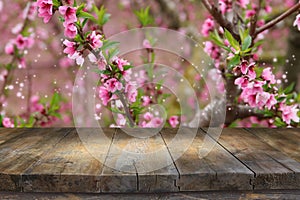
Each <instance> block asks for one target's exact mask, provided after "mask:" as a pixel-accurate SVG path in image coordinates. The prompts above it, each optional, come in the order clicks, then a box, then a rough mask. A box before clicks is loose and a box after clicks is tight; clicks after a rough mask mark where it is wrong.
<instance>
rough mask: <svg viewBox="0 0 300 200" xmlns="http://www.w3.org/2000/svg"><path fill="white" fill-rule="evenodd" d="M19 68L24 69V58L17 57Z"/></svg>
mask: <svg viewBox="0 0 300 200" xmlns="http://www.w3.org/2000/svg"><path fill="white" fill-rule="evenodd" d="M18 67H19V69H25V68H26V62H25V58H24V57H22V58H19V66H18Z"/></svg>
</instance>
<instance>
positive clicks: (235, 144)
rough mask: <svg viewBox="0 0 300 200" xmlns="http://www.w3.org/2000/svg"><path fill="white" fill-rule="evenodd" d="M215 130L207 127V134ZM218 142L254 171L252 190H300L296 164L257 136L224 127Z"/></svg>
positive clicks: (297, 164) (299, 177)
mask: <svg viewBox="0 0 300 200" xmlns="http://www.w3.org/2000/svg"><path fill="white" fill-rule="evenodd" d="M216 131H217V129H214V128H210V131H209V134H210V135H212V137H214V133H215V132H216ZM218 142H219V143H220V144H221V145H222V146H223V147H225V148H226V149H227V150H228V151H230V152H231V153H232V154H233V155H234V156H235V157H237V158H238V159H239V160H240V161H241V162H243V163H244V164H246V165H247V166H248V167H249V168H250V169H251V170H252V171H254V172H255V179H253V183H252V184H253V185H254V189H300V176H299V175H300V174H299V169H300V168H299V163H297V162H295V161H293V160H292V159H291V158H289V157H287V156H286V155H285V154H283V153H282V152H280V151H278V150H276V149H274V148H272V147H271V146H270V145H268V144H266V143H265V142H263V141H262V140H261V139H260V138H258V137H257V136H255V135H253V134H251V133H249V132H248V131H246V130H244V129H236V128H225V129H223V131H222V134H221V136H220V138H219V140H218ZM291 166H292V169H291V168H290V167H291ZM297 168H298V170H297Z"/></svg>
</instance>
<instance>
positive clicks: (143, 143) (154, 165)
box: [102, 129, 178, 192]
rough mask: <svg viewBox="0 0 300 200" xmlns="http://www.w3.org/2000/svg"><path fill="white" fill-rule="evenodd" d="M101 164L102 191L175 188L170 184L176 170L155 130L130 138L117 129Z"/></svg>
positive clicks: (166, 189)
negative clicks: (151, 135) (140, 136)
mask: <svg viewBox="0 0 300 200" xmlns="http://www.w3.org/2000/svg"><path fill="white" fill-rule="evenodd" d="M131 131H135V132H138V131H140V130H139V129H134V130H131ZM137 134H138V133H137ZM141 134H142V133H141ZM105 165H106V167H105V168H104V170H103V173H102V175H103V176H104V177H106V180H105V182H103V185H104V188H103V191H104V192H111V191H110V190H107V189H108V188H109V189H113V188H115V189H113V191H115V190H117V191H121V192H122V191H123V192H126V191H130V192H158V191H178V188H177V187H176V186H175V184H174V183H175V181H176V179H177V178H178V173H177V171H176V168H175V166H174V164H173V161H172V159H171V157H170V154H169V152H168V150H167V148H166V146H165V144H164V141H163V139H162V138H161V136H160V134H159V132H158V134H156V135H155V136H153V137H150V138H134V137H132V136H130V135H128V134H126V133H125V132H123V131H121V130H118V131H117V133H116V134H115V137H114V139H113V141H112V145H111V148H110V151H109V154H108V156H107V160H106V162H105ZM156 169H157V170H156ZM153 170H155V171H153Z"/></svg>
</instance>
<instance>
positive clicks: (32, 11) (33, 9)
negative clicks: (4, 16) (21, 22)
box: [23, 2, 37, 21]
mask: <svg viewBox="0 0 300 200" xmlns="http://www.w3.org/2000/svg"><path fill="white" fill-rule="evenodd" d="M36 8H37V2H32V3H31V5H30V6H29V8H28V9H29V10H28V14H27V18H28V19H29V20H31V21H33V20H34V18H35V16H36ZM25 16H26V10H25V11H24V13H23V19H25Z"/></svg>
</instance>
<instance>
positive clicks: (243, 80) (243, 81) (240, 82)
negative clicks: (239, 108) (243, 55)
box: [234, 76, 249, 88]
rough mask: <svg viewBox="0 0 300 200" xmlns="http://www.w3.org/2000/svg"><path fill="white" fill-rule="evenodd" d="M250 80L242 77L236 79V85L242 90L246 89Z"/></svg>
mask: <svg viewBox="0 0 300 200" xmlns="http://www.w3.org/2000/svg"><path fill="white" fill-rule="evenodd" d="M248 83H249V80H248V78H247V77H245V76H242V77H239V78H237V79H235V81H234V84H235V85H238V86H239V87H240V88H246V87H247V86H248Z"/></svg>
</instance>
